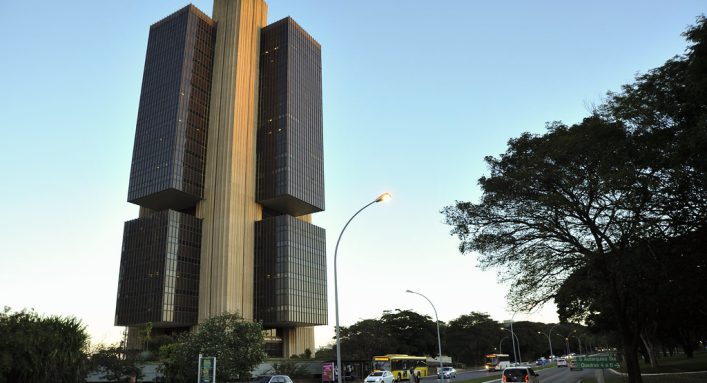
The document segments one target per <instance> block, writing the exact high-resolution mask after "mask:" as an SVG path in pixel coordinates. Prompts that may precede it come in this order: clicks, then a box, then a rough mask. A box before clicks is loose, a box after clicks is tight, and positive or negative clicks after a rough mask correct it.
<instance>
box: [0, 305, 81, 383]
mask: <svg viewBox="0 0 707 383" xmlns="http://www.w3.org/2000/svg"><path fill="white" fill-rule="evenodd" d="M87 347H88V334H87V333H86V326H85V325H84V324H82V323H81V321H80V320H78V319H76V318H74V317H60V316H47V317H44V316H40V315H39V314H37V313H36V312H34V311H27V310H23V311H19V312H14V313H12V312H10V308H9V307H5V310H4V311H3V312H0V382H38V383H41V382H78V381H82V380H83V379H84V378H85V376H86V367H87V354H86V353H87Z"/></svg>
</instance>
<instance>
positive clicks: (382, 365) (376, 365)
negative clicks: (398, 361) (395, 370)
mask: <svg viewBox="0 0 707 383" xmlns="http://www.w3.org/2000/svg"><path fill="white" fill-rule="evenodd" d="M383 370H385V371H390V361H389V360H374V361H373V371H383Z"/></svg>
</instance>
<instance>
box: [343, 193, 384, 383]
mask: <svg viewBox="0 0 707 383" xmlns="http://www.w3.org/2000/svg"><path fill="white" fill-rule="evenodd" d="M390 198H391V195H390V193H387V192H386V193H383V194H381V195H379V196H378V198H376V199H375V200H373V201H371V202H369V203H368V204H366V205H365V206H364V207H362V208H360V209H358V211H357V212H356V213H355V214H354V215H352V216H351V218H349V220H348V222H346V225H344V228H343V229H341V233H339V239H337V240H336V247H335V248H334V311H336V375H337V376H338V382H339V383H341V340H340V338H339V284H338V281H337V273H336V259H337V256H338V253H339V242H341V236H342V235H344V231H345V230H346V228H347V227H348V226H349V224H350V223H351V221H352V220H353V219H354V218H355V217H356V216H357V215H358V213H360V212H362V211H363V209H365V208H367V207H369V206H371V205H373V204H374V203H377V202H383V201H387V200H389V199H390Z"/></svg>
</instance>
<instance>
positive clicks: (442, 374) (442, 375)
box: [339, 290, 444, 383]
mask: <svg viewBox="0 0 707 383" xmlns="http://www.w3.org/2000/svg"><path fill="white" fill-rule="evenodd" d="M405 292H406V293H410V294H417V295H419V296H421V297H423V298H425V299H427V297H426V296H424V295H422V294H420V293H418V292H415V291H412V290H405ZM427 302H430V305H432V310H434V311H435V320H436V321H437V345H438V346H439V376H440V377H441V378H442V380H444V373H443V372H442V369H443V368H444V364H443V363H442V339H441V338H440V337H439V318H438V317H437V309H436V308H435V305H433V304H432V301H431V300H429V299H427ZM339 383H341V382H339Z"/></svg>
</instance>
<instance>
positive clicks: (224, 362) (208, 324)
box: [160, 314, 265, 382]
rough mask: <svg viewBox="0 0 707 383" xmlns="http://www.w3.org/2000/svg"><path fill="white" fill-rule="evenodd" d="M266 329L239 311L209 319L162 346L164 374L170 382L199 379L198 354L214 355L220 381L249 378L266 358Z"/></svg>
mask: <svg viewBox="0 0 707 383" xmlns="http://www.w3.org/2000/svg"><path fill="white" fill-rule="evenodd" d="M263 344H264V339H263V328H262V325H261V324H260V323H258V322H250V321H246V320H244V319H243V318H242V317H241V316H240V315H238V314H223V315H219V316H215V317H212V318H209V319H207V320H206V321H205V322H203V323H201V324H200V325H199V328H198V330H197V331H195V332H189V333H184V334H181V335H180V336H179V337H178V338H177V342H175V343H172V344H168V345H165V346H162V348H161V350H160V354H161V357H162V361H163V363H164V368H163V373H164V375H165V378H166V379H167V380H168V381H170V382H193V381H194V380H196V378H197V376H196V372H197V363H198V357H199V354H202V355H204V356H209V357H211V356H215V357H216V360H217V366H218V370H217V374H218V377H219V380H224V381H233V380H237V379H241V378H250V372H251V371H252V370H253V368H255V366H257V365H258V364H259V363H261V362H262V361H263V360H265V350H264V346H263Z"/></svg>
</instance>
